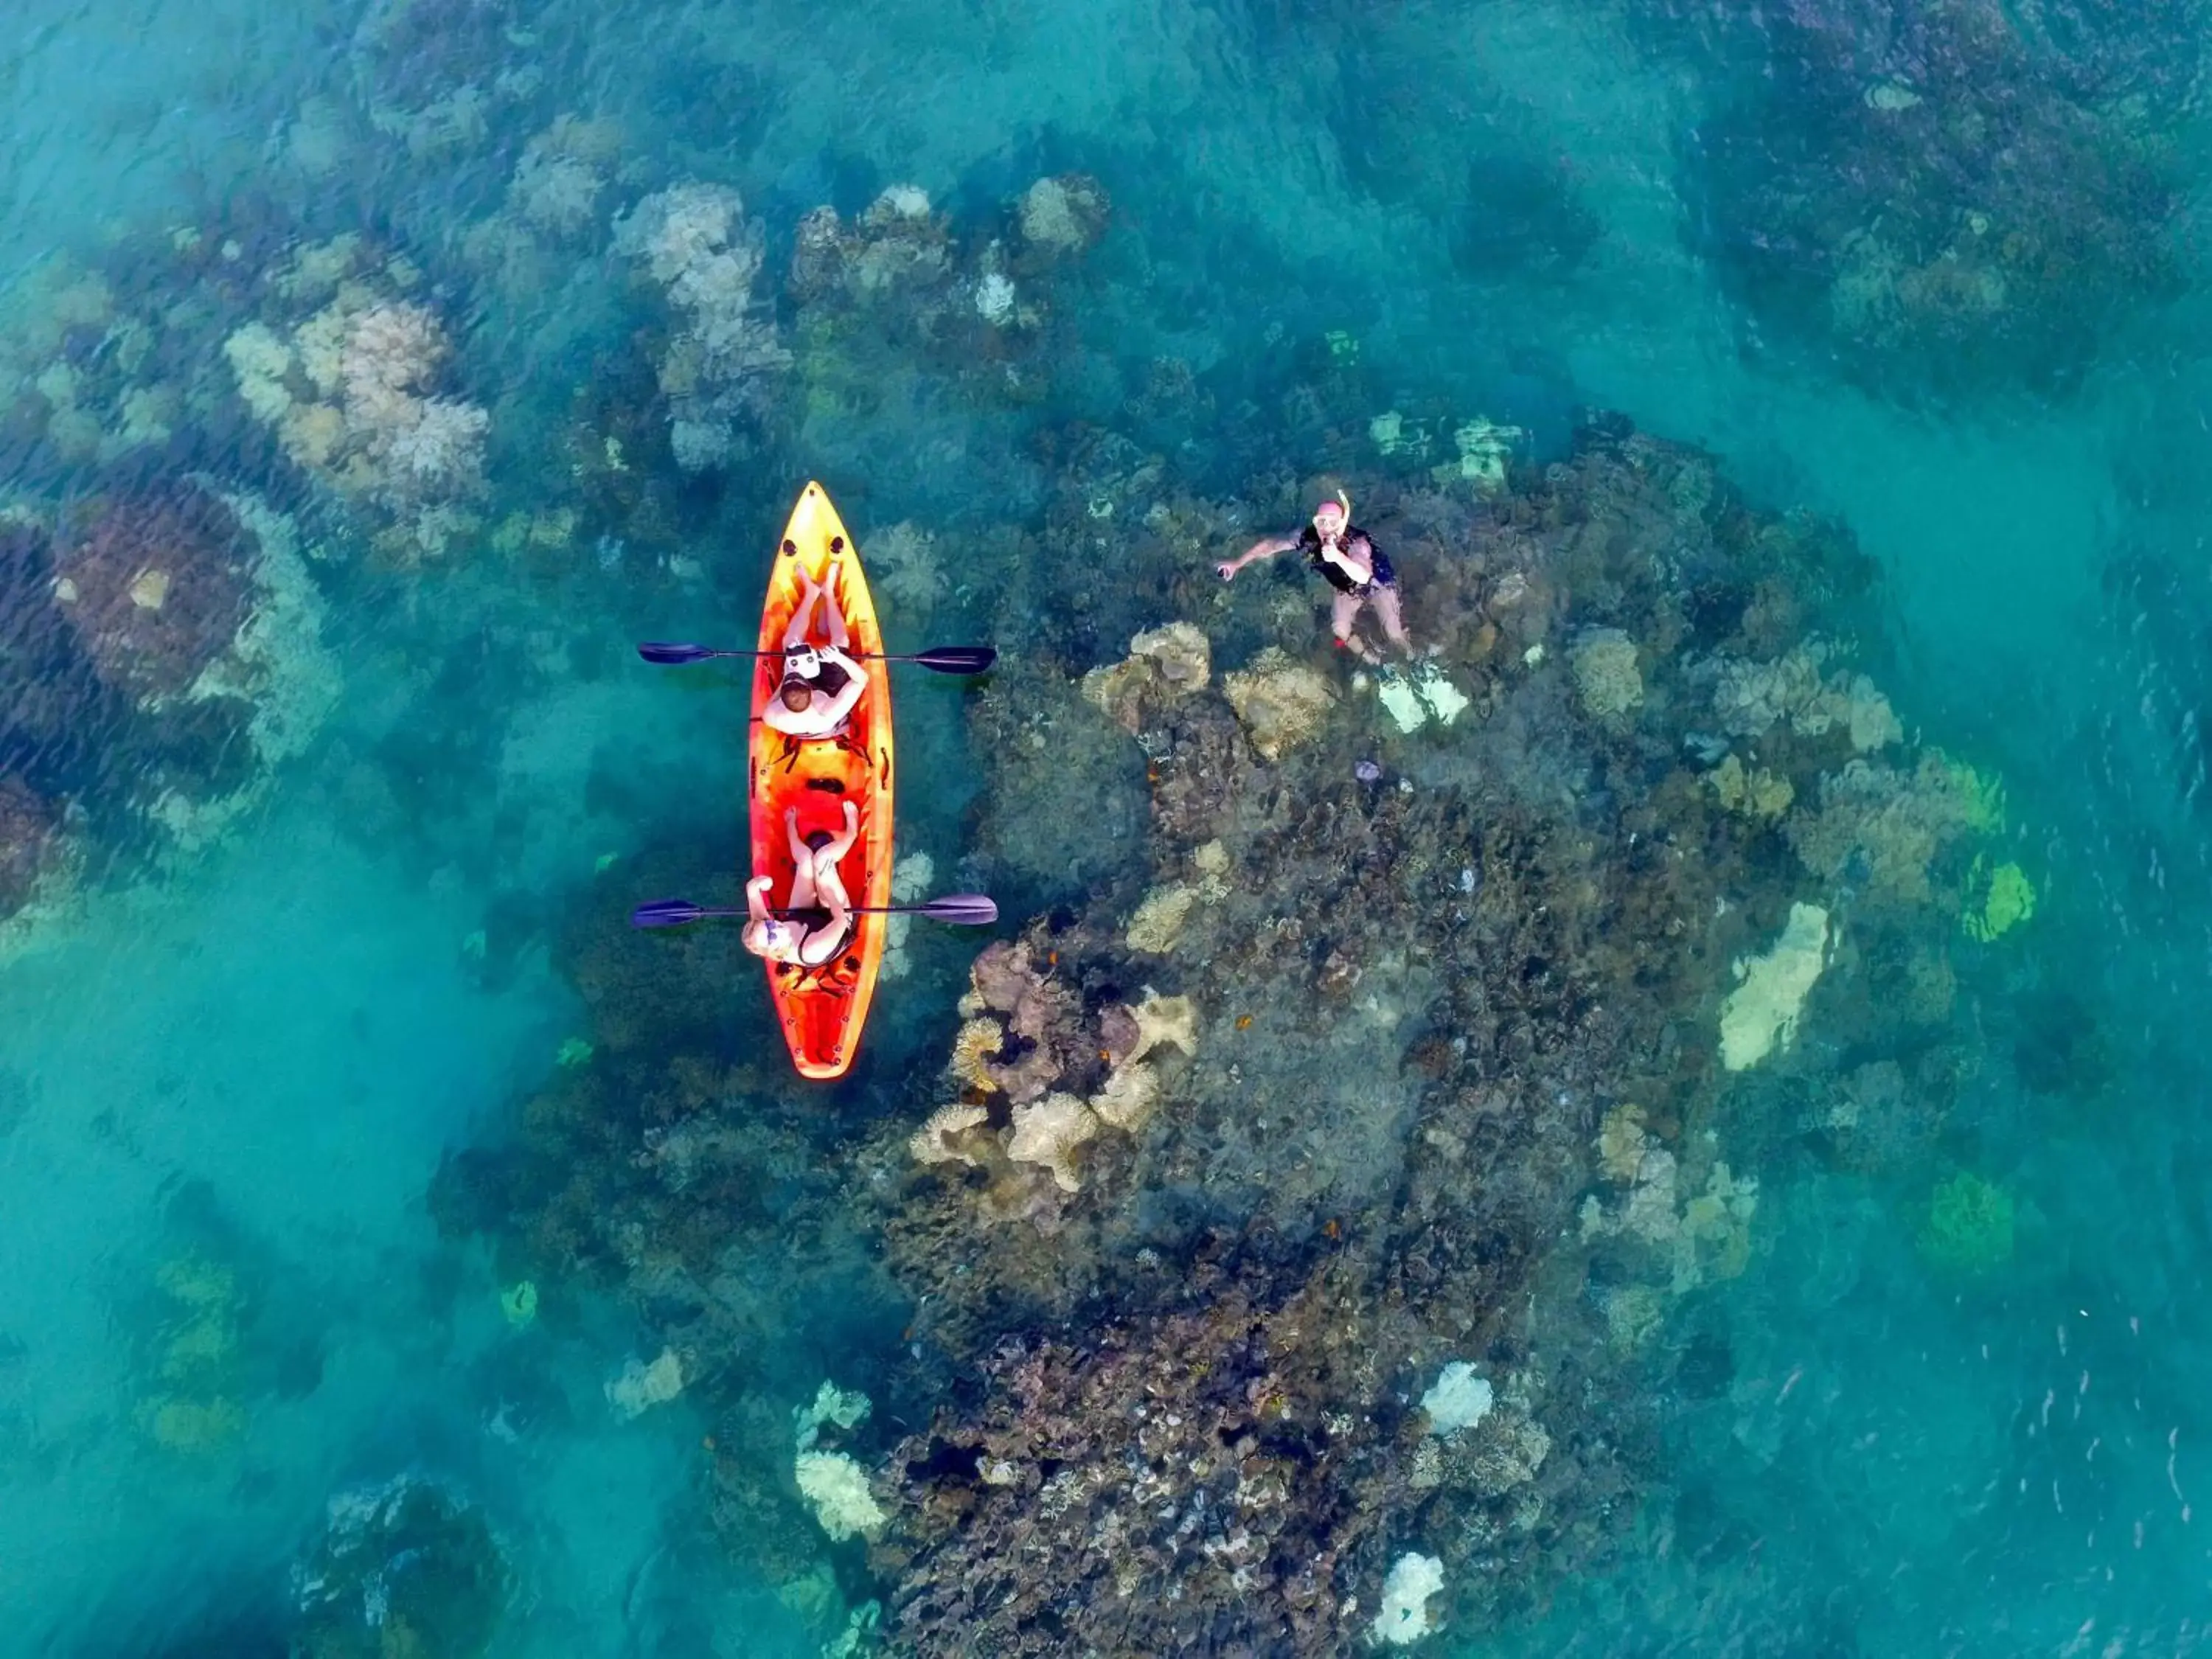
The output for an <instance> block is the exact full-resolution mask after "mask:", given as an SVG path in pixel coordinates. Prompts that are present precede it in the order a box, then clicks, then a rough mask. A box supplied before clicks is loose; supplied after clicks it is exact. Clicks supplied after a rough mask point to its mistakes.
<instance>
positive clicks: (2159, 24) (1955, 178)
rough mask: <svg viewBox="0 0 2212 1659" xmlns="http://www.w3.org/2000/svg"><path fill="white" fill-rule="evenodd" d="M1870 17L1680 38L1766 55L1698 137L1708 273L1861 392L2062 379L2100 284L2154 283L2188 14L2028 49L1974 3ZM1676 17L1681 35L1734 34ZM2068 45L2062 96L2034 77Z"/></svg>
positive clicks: (1664, 5)
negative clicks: (1720, 275)
mask: <svg viewBox="0 0 2212 1659" xmlns="http://www.w3.org/2000/svg"><path fill="white" fill-rule="evenodd" d="M1645 9H1650V10H1655V11H1656V10H1662V9H1663V10H1667V11H1670V12H1676V13H1677V14H1678V15H1680V16H1681V17H1682V18H1684V19H1688V18H1689V17H1691V16H1692V15H1693V14H1692V10H1691V9H1686V8H1677V7H1675V6H1674V4H1673V3H1672V0H1661V3H1659V4H1656V5H1651V6H1649V7H1647V8H1645ZM1873 13H1874V15H1869V16H1868V17H1866V18H1864V19H1863V20H1859V21H1851V22H1844V21H1843V20H1842V18H1841V16H1840V15H1832V14H1831V9H1828V8H1825V7H1820V6H1808V7H1803V8H1798V9H1793V10H1792V12H1791V13H1790V15H1788V16H1787V17H1785V18H1783V19H1780V20H1777V21H1775V22H1774V23H1773V24H1772V25H1771V32H1770V31H1769V29H1768V27H1767V26H1765V25H1760V26H1759V32H1760V37H1761V38H1759V39H1758V40H1756V42H1755V43H1753V42H1751V41H1747V40H1744V39H1741V38H1735V39H1730V40H1726V41H1724V42H1721V43H1708V44H1705V45H1704V46H1699V48H1698V50H1700V51H1710V50H1715V49H1717V50H1720V51H1722V52H1733V51H1735V50H1736V49H1739V48H1741V47H1743V46H1750V47H1751V49H1752V50H1753V51H1754V52H1756V53H1757V54H1758V55H1759V58H1761V59H1762V60H1763V61H1766V62H1770V63H1771V64H1774V65H1776V66H1777V71H1776V72H1775V73H1772V74H1770V75H1767V76H1762V77H1759V78H1758V79H1757V80H1755V81H1754V82H1752V83H1751V84H1750V85H1749V86H1748V87H1747V88H1746V89H1745V90H1744V91H1743V92H1742V93H1741V94H1740V95H1739V97H1738V98H1737V99H1736V100H1735V102H1734V103H1733V104H1732V105H1730V106H1725V107H1723V109H1721V110H1720V111H1718V112H1717V113H1716V116H1715V118H1714V119H1713V120H1712V121H1711V123H1710V124H1709V125H1708V126H1707V127H1706V128H1705V140H1704V142H1703V143H1701V145H1700V147H1699V161H1700V166H1699V174H1698V178H1699V195H1700V197H1702V199H1703V202H1704V204H1705V205H1704V207H1703V210H1702V222H1705V223H1707V224H1711V225H1721V224H1725V225H1728V226H1729V227H1730V228H1731V229H1730V234H1729V235H1728V236H1727V237H1726V238H1725V239H1723V240H1719V241H1717V243H1716V244H1715V246H1714V247H1713V250H1712V252H1713V253H1714V254H1715V256H1716V258H1717V261H1718V262H1719V264H1720V265H1721V268H1722V269H1723V270H1724V271H1726V272H1728V273H1729V275H1730V276H1731V277H1732V279H1733V281H1734V283H1735V285H1736V286H1737V289H1738V291H1739V292H1740V293H1741V295H1742V296H1743V297H1744V298H1745V299H1746V300H1747V301H1748V304H1749V308H1750V310H1751V312H1752V313H1753V315H1755V316H1757V317H1758V318H1759V319H1762V320H1763V321H1764V322H1765V324H1766V325H1768V327H1769V328H1770V330H1771V331H1775V332H1780V331H1782V329H1785V328H1786V329H1790V330H1795V331H1796V332H1797V334H1798V335H1799V336H1800V337H1802V338H1803V339H1804V340H1805V341H1806V342H1807V343H1808V344H1811V345H1813V346H1814V347H1815V348H1816V349H1820V351H1822V352H1823V354H1824V355H1825V354H1826V353H1830V352H1832V353H1834V354H1835V355H1836V356H1837V357H1838V358H1839V359H1840V362H1841V363H1842V365H1843V367H1844V368H1845V369H1846V371H1847V372H1850V374H1853V375H1854V376H1855V377H1856V378H1857V379H1858V380H1861V381H1862V382H1863V384H1865V385H1867V386H1869V388H1870V389H1872V390H1874V391H1875V392H1878V393H1879V394H1881V395H1887V396H1892V397H1897V396H1903V397H1906V398H1915V397H1925V396H1929V395H1936V396H1961V395H1974V394H1980V393H1986V392H1991V391H1997V392H2008V391H2014V390H2019V389H2028V390H2047V389H2053V388H2063V387H2065V386H2070V385H2071V384H2073V383H2075V381H2076V380H2078V379H2079V377H2080V376H2081V374H2082V373H2083V372H2084V371H2085V369H2086V368H2087V367H2088V366H2089V365H2090V364H2091V363H2092V362H2094V361H2095V359H2096V356H2097V354H2098V353H2099V351H2100V349H2102V347H2103V344H2104V343H2105V341H2106V338H2107V337H2109V336H2110V334H2111V333H2112V330H2113V329H2114V327H2115V326H2116V325H2117V323H2118V319H2119V317H2120V315H2121V313H2122V310H2123V301H2122V300H2121V298H2120V296H2122V295H2127V296H2139V295H2148V294H2156V293H2159V292H2161V291H2165V290H2166V289H2170V288H2171V286H2172V284H2173V283H2175V281H2176V280H2177V278H2176V273H2175V267H2174V264H2173V259H2172V250H2171V248H2170V246H2168V242H2167V238H2166V235H2165V234H2164V233H2165V229H2166V224H2167V222H2168V220H2169V218H2170V216H2172V213H2173V211H2174V210H2175V209H2176V207H2177V204H2178V203H2179V195H2178V192H2177V186H2176V182H2175V179H2174V176H2173V170H2172V161H2171V160H2170V155H2171V147H2170V141H2169V140H2168V139H2167V138H2166V131H2168V130H2169V129H2170V124H2172V122H2174V121H2176V120H2178V119H2179V112H2180V111H2181V110H2182V109H2184V108H2185V107H2186V103H2187V100H2188V98H2189V96H2190V94H2189V93H2188V91H2187V88H2186V76H2185V75H2178V74H2177V73H2176V70H2177V67H2178V66H2179V65H2180V64H2185V63H2188V62H2190V61H2192V59H2191V54H2192V53H2193V50H2194V41H2195V39H2196V34H2195V28H2196V25H2195V24H2194V23H2193V22H2192V21H2190V20H2189V15H2188V9H2187V8H2185V7H2181V6H2175V5H2169V4H2161V5H2159V6H2156V7H2153V8H2151V9H2148V11H2147V12H2146V13H2144V15H2142V16H2141V17H2140V18H2138V17H2135V16H2132V15H2131V16H2130V17H2129V18H2127V19H2125V20H2123V19H2122V17H2121V16H2120V15H2118V14H2117V13H2115V14H2111V15H2108V16H2102V17H2096V18H2092V17H2091V16H2090V15H2088V14H2087V13H2086V12H2081V11H2076V12H2075V13H2074V14H2073V15H2072V18H2071V21H2069V23H2068V24H2067V25H2065V26H2063V27H2061V28H2059V29H2057V30H2053V31H2051V32H2050V33H2048V34H2046V35H2045V37H2044V38H2043V39H2040V40H2039V39H2037V38H2036V34H2037V33H2038V32H2037V31H2035V30H2032V29H2027V28H2022V27H2019V26H2017V25H2016V24H2015V22H2014V21H2012V20H2011V19H2010V18H2009V17H2008V15H2007V14H2006V13H2005V12H2004V10H2003V9H2002V8H2000V7H1997V6H1994V5H1985V4H1962V5H1956V6H1945V7H1938V8H1933V9H1927V8H1909V7H1894V8H1893V7H1891V6H1889V5H1887V4H1884V5H1880V6H1877V7H1875V8H1874V9H1873ZM1694 15H1696V16H1697V18H1698V21H1697V23H1696V25H1695V27H1696V30H1697V32H1698V33H1705V32H1706V31H1707V30H1717V31H1718V32H1720V33H1723V34H1725V35H1734V34H1735V32H1736V31H1738V30H1741V29H1744V28H1746V27H1749V25H1748V20H1747V19H1742V18H1735V17H1733V16H1732V15H1729V14H1725V13H1720V12H1713V11H1710V10H1707V11H1705V12H1702V13H1698V14H1694ZM2069 58H2071V59H2072V62H2073V64H2074V66H2075V68H2076V69H2077V70H2080V71H2081V78H2080V82H2079V83H2078V84H2076V85H2071V86H2069V76H2067V75H2065V74H2063V73H2054V72H2053V70H2054V69H2056V68H2057V66H2058V65H2059V64H2065V63H2066V62H2067V61H2068V60H2069ZM1774 325H1781V327H1780V328H1776V327H1775V326H1774Z"/></svg>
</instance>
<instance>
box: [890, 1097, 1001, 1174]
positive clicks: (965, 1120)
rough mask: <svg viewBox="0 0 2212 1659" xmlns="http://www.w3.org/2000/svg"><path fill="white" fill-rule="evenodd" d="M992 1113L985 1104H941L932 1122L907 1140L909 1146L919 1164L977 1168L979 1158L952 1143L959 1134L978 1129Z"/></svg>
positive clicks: (930, 1118) (933, 1113) (909, 1150)
mask: <svg viewBox="0 0 2212 1659" xmlns="http://www.w3.org/2000/svg"><path fill="white" fill-rule="evenodd" d="M990 1115H991V1114H990V1113H989V1111H988V1110H987V1109H985V1108H983V1107H981V1106H965V1105H952V1106H940V1107H939V1108H938V1109H936V1110H935V1111H934V1112H932V1113H931V1114H930V1115H929V1121H927V1123H924V1124H923V1125H922V1126H921V1127H920V1128H919V1129H916V1130H915V1132H914V1134H913V1135H912V1137H911V1138H910V1139H908V1141H907V1143H906V1149H907V1151H908V1152H910V1153H911V1154H912V1155H913V1157H914V1161H915V1163H917V1164H968V1165H969V1166H970V1167H973V1166H974V1165H975V1161H976V1160H975V1157H974V1156H973V1154H971V1153H968V1152H962V1151H960V1150H959V1149H958V1148H957V1147H955V1146H952V1145H951V1140H952V1138H953V1137H954V1136H956V1135H959V1134H964V1133H967V1131H969V1130H970V1129H973V1128H975V1127H978V1126H979V1125H980V1124H981V1123H982V1121H984V1120H985V1119H986V1118H987V1117H989V1116H990Z"/></svg>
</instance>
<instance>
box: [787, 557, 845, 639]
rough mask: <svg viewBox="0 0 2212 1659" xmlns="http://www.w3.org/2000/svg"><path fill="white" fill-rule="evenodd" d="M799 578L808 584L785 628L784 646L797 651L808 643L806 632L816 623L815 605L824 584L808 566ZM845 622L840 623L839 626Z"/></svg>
mask: <svg viewBox="0 0 2212 1659" xmlns="http://www.w3.org/2000/svg"><path fill="white" fill-rule="evenodd" d="M799 580H800V581H802V582H804V583H805V584H806V592H805V596H804V597H802V598H801V599H799V609H798V610H796V611H793V612H792V613H791V623H790V625H789V626H788V627H787V628H786V629H784V630H783V648H784V649H785V650H787V651H796V650H798V649H799V647H800V646H802V645H805V643H806V632H807V630H808V629H810V628H811V627H813V625H814V607H815V605H816V604H817V602H818V601H819V600H820V599H821V598H822V584H821V583H819V582H817V581H816V580H814V578H813V577H811V576H810V575H808V574H806V567H805V566H804V565H801V566H800V567H799ZM842 625H843V624H842V623H840V624H839V626H841V627H842Z"/></svg>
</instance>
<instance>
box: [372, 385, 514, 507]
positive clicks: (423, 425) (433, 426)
mask: <svg viewBox="0 0 2212 1659" xmlns="http://www.w3.org/2000/svg"><path fill="white" fill-rule="evenodd" d="M490 430H491V416H489V415H487V414H486V413H485V412H484V411H483V410H481V409H479V408H477V406H476V405H475V404H465V403H459V402H456V401H454V400H453V399H452V398H430V399H428V401H427V402H425V403H423V404H421V405H420V408H419V410H418V413H417V416H416V421H415V423H414V425H413V426H411V427H409V428H406V429H405V430H404V431H400V432H398V433H395V434H394V435H392V441H391V443H390V445H389V447H387V448H386V452H385V464H386V477H387V478H388V480H389V482H390V484H391V487H392V490H393V492H394V493H395V494H396V495H400V496H403V497H405V498H407V499H410V500H416V499H421V498H423V497H426V496H444V495H461V494H465V493H466V492H467V491H469V490H471V489H475V488H476V487H477V485H478V484H479V483H482V482H483V444H484V435H485V434H486V433H488V432H489V431H490Z"/></svg>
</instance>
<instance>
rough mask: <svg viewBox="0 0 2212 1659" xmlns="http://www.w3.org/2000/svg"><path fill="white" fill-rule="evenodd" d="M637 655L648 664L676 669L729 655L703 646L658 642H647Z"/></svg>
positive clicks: (638, 650) (638, 649) (639, 648)
mask: <svg viewBox="0 0 2212 1659" xmlns="http://www.w3.org/2000/svg"><path fill="white" fill-rule="evenodd" d="M637 654H638V655H639V656H641V657H642V658H644V659H646V660H647V662H657V663H664V664H666V665H669V666H671V667H675V666H678V665H682V664H684V663H687V662H704V661H705V660H706V659H708V658H709V657H720V656H726V655H727V654H729V653H726V652H721V651H710V650H708V648H707V647H705V646H703V645H667V644H664V643H662V642H660V641H657V640H647V641H645V642H644V643H643V644H642V645H641V646H639V647H638V648H637Z"/></svg>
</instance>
